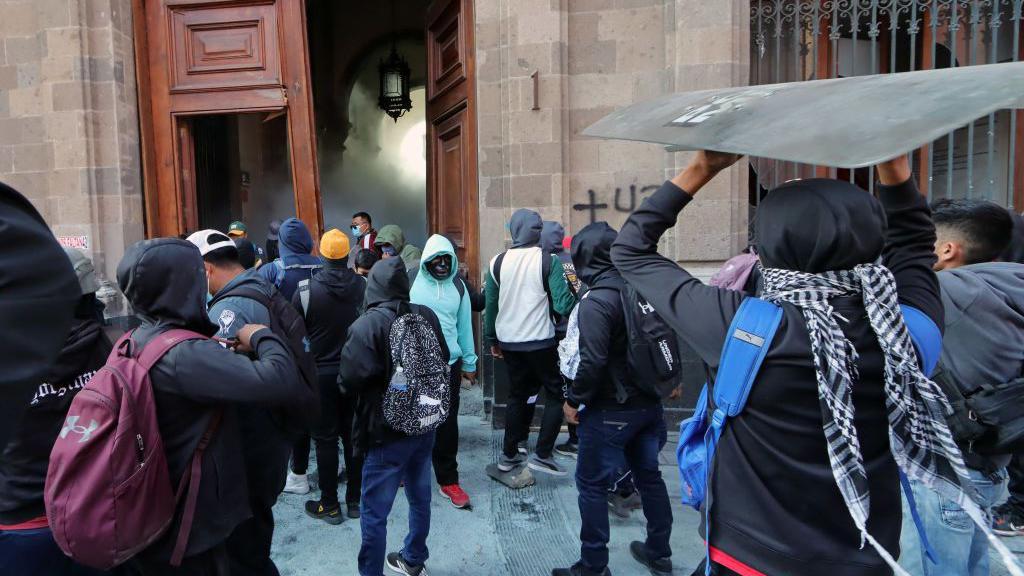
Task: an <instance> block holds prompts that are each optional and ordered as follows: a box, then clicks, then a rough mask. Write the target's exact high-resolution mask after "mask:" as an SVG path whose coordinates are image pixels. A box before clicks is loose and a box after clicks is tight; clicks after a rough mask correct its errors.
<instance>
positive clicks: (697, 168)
mask: <svg viewBox="0 0 1024 576" xmlns="http://www.w3.org/2000/svg"><path fill="white" fill-rule="evenodd" d="M742 157H743V156H741V155H739V154H728V153H725V152H713V151H710V150H699V151H698V152H697V153H696V154H694V155H693V158H692V159H691V160H690V164H689V165H688V166H687V167H686V168H684V169H683V171H682V172H680V173H679V174H678V175H677V176H676V177H675V178H673V179H672V183H673V184H675V185H676V186H678V187H679V188H681V189H682V190H684V191H686V193H687V194H689V195H690V196H693V195H695V194H697V191H698V190H700V189H701V188H703V187H704V186H705V185H706V184H707V183H708V182H710V181H711V180H712V179H713V178H714V177H715V176H717V175H718V173H719V172H721V171H722V170H725V169H726V168H728V167H730V166H732V165H733V164H735V163H736V162H738V161H739V159H740V158H742Z"/></svg>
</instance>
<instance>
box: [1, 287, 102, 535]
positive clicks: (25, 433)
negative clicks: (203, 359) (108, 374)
mask: <svg viewBox="0 0 1024 576" xmlns="http://www.w3.org/2000/svg"><path fill="white" fill-rule="evenodd" d="M83 298H88V299H90V300H92V301H95V296H93V295H92V294H89V295H88V297H83ZM110 350H111V343H110V341H109V340H108V339H107V337H106V336H105V335H104V333H103V326H102V325H101V324H100V322H99V320H98V319H97V318H95V317H94V316H93V317H87V318H76V319H75V323H74V324H73V325H72V326H71V333H70V334H68V339H67V342H65V343H64V349H63V350H62V351H61V353H60V356H58V357H57V361H56V362H55V363H54V364H53V366H52V367H51V368H50V373H49V375H47V377H46V379H45V381H44V382H43V383H41V384H40V385H39V387H38V389H37V390H36V393H35V395H34V396H33V397H32V400H31V402H29V403H28V410H27V411H26V412H25V414H24V416H22V419H21V422H20V424H19V425H18V430H17V432H16V433H15V435H14V437H13V438H11V441H10V443H8V444H7V447H6V448H5V449H4V452H3V457H2V458H0V524H18V523H21V522H25V521H27V520H31V519H33V518H38V517H40V516H43V515H45V514H46V510H45V507H44V506H43V485H44V484H45V483H46V469H47V467H48V466H49V463H50V450H51V449H52V448H53V442H54V441H55V440H56V439H57V435H58V434H60V430H61V427H63V425H64V418H65V416H66V415H67V412H68V408H69V407H70V406H71V401H72V400H73V399H74V398H75V396H76V395H77V394H78V391H79V390H81V389H82V387H83V386H85V383H86V382H88V381H89V379H90V378H91V377H92V375H93V374H95V373H96V371H97V370H99V369H100V368H102V367H103V365H104V364H105V363H106V361H107V356H108V355H110Z"/></svg>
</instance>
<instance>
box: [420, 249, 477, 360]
mask: <svg viewBox="0 0 1024 576" xmlns="http://www.w3.org/2000/svg"><path fill="white" fill-rule="evenodd" d="M445 254H447V255H449V256H451V257H452V271H451V274H450V275H449V276H448V277H447V278H445V279H444V280H437V279H436V278H434V277H433V276H431V275H430V272H429V271H428V270H427V262H430V261H431V260H433V259H434V258H437V257H438V256H442V255H445ZM458 270H459V259H458V257H457V256H456V255H455V247H454V246H452V243H451V242H449V241H448V239H447V238H445V237H444V236H441V235H440V234H434V235H433V236H431V237H430V238H428V239H427V244H426V246H424V247H423V257H422V258H421V259H420V267H419V271H418V272H417V274H416V281H415V282H413V284H412V289H411V290H410V291H409V300H410V301H411V302H412V303H413V304H420V305H422V306H426V307H428V308H430V309H431V310H433V311H434V314H437V319H438V320H439V321H440V322H441V330H443V331H444V339H445V340H446V341H447V343H448V350H449V351H450V353H451V359H450V361H449V364H454V363H455V362H456V361H457V360H458V359H460V358H461V359H462V371H463V372H476V362H477V357H476V345H475V344H474V341H473V311H472V308H471V304H470V302H469V291H465V292H464V293H463V295H462V297H461V298H460V297H459V289H458V288H456V287H455V276H456V275H457V274H458Z"/></svg>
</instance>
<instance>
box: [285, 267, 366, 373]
mask: <svg viewBox="0 0 1024 576" xmlns="http://www.w3.org/2000/svg"><path fill="white" fill-rule="evenodd" d="M365 291H366V280H364V279H363V277H361V276H358V275H357V274H356V273H355V272H354V271H352V269H351V268H348V266H347V264H346V263H345V261H344V260H328V259H326V258H325V259H324V267H323V268H322V269H320V270H318V271H317V272H316V273H315V274H313V278H312V280H310V281H309V311H308V312H304V311H303V309H302V298H301V295H300V293H299V291H296V292H295V295H294V296H292V306H295V309H296V310H298V311H299V314H302V317H303V319H304V320H305V321H306V330H307V331H308V332H309V349H310V352H312V353H313V356H314V357H315V358H316V367H317V372H318V373H319V374H320V375H337V373H338V363H339V362H340V361H341V348H342V346H344V344H345V336H346V335H347V334H348V329H349V327H350V326H351V325H352V323H353V322H355V321H356V318H358V317H359V307H360V305H362V303H363V295H364V292H365Z"/></svg>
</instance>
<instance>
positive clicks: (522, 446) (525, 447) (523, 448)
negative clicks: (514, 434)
mask: <svg viewBox="0 0 1024 576" xmlns="http://www.w3.org/2000/svg"><path fill="white" fill-rule="evenodd" d="M516 450H518V451H519V453H520V454H522V455H523V456H527V455H529V454H530V445H529V444H528V443H527V441H526V440H523V441H522V442H520V443H519V444H518V445H517V446H516Z"/></svg>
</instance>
